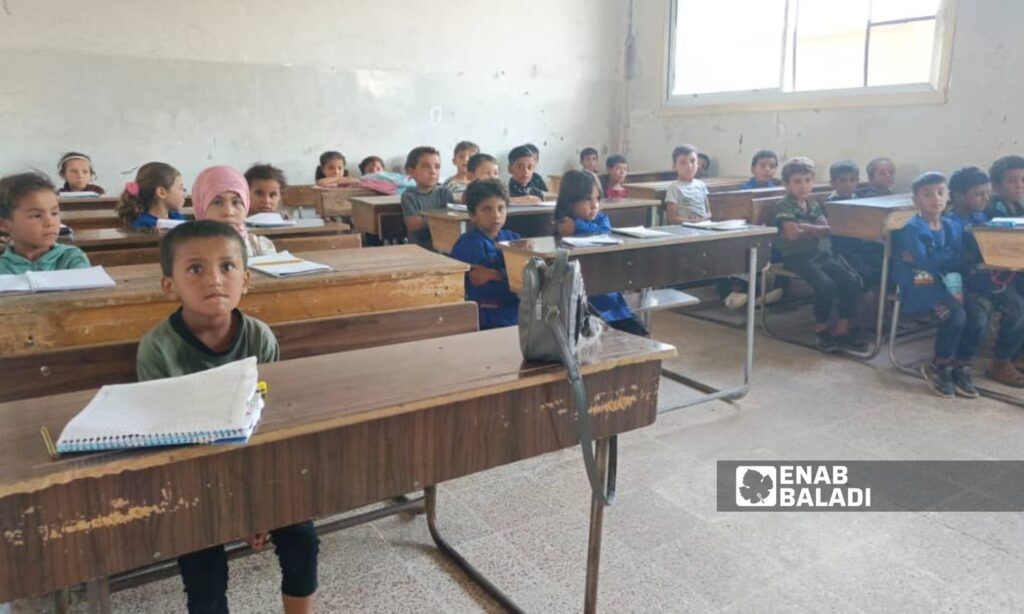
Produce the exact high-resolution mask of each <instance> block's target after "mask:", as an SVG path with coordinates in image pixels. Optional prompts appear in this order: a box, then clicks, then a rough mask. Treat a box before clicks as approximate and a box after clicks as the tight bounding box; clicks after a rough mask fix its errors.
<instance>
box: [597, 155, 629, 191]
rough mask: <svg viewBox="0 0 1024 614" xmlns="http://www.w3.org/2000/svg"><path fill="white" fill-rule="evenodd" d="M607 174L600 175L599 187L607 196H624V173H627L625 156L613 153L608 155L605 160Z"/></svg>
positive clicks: (627, 167) (627, 166)
mask: <svg viewBox="0 0 1024 614" xmlns="http://www.w3.org/2000/svg"><path fill="white" fill-rule="evenodd" d="M606 164H607V165H608V174H607V175H605V176H604V177H601V187H602V188H603V189H604V195H605V196H606V197H608V198H626V196H627V194H626V186H625V185H624V184H625V183H626V175H627V174H629V165H628V163H627V162H626V156H623V155H621V154H614V155H611V156H608V160H607V161H606Z"/></svg>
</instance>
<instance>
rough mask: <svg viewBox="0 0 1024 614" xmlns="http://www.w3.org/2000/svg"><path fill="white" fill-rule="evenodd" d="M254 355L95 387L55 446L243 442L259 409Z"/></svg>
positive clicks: (113, 447) (77, 448)
mask: <svg viewBox="0 0 1024 614" xmlns="http://www.w3.org/2000/svg"><path fill="white" fill-rule="evenodd" d="M258 379H259V374H258V372H257V370H256V359H255V358H246V359H244V360H239V361H235V362H231V363H228V364H226V365H221V366H219V367H215V368H213V369H208V370H206V371H199V372H197V373H192V374H189V375H183V376H180V377H168V378H166V379H157V380H150V381H147V382H140V383H137V384H117V385H113V386H104V387H102V388H100V390H99V392H97V393H96V396H95V397H93V399H92V401H90V402H89V404H88V405H86V407H85V409H83V410H82V411H80V412H79V413H78V415H76V416H75V417H74V418H72V419H71V422H68V424H67V426H65V427H64V430H63V431H62V432H61V434H60V439H59V440H58V441H57V451H58V452H60V453H66V452H95V451H98V450H119V449H124V448H150V447H157V446H174V445H184V444H206V443H245V442H247V441H248V440H249V437H250V436H251V435H252V433H253V431H254V430H255V429H256V424H257V423H258V422H259V420H260V416H261V414H262V411H263V397H262V396H261V395H260V393H259V391H258V390H257V383H258Z"/></svg>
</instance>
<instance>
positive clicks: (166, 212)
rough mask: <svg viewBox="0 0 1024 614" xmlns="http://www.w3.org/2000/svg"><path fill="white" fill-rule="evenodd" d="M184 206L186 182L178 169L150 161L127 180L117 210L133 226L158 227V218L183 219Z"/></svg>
mask: <svg viewBox="0 0 1024 614" xmlns="http://www.w3.org/2000/svg"><path fill="white" fill-rule="evenodd" d="M184 206H185V186H184V184H183V183H182V179H181V173H179V172H178V169H176V168H174V167H173V166H171V165H170V164H164V163H163V162H147V163H146V164H143V165H142V166H140V167H139V171H138V172H137V173H135V181H129V182H128V183H126V184H124V191H123V192H121V200H120V201H118V203H117V207H116V208H115V209H114V210H115V211H116V212H117V216H118V217H119V218H121V221H122V222H124V223H125V224H131V227H132V229H133V230H153V231H155V230H156V225H157V222H158V221H159V220H184V219H185V216H184V215H182V213H181V208H182V207H184Z"/></svg>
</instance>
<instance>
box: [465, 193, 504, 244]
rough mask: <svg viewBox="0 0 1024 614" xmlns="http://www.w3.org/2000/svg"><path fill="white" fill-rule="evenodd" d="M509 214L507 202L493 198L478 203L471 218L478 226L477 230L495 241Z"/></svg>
mask: <svg viewBox="0 0 1024 614" xmlns="http://www.w3.org/2000/svg"><path fill="white" fill-rule="evenodd" d="M507 214H508V207H507V205H506V204H505V200H504V199H502V198H498V197H497V196H492V197H491V198H488V199H486V200H484V201H483V202H480V203H477V205H476V209H475V210H474V211H473V213H472V214H470V216H469V218H470V219H471V220H473V223H474V224H476V227H477V229H479V230H480V232H482V233H484V234H485V235H487V236H488V237H490V238H491V239H495V238H497V236H498V233H499V232H500V231H501V229H502V228H503V227H504V226H505V217H506V215H507Z"/></svg>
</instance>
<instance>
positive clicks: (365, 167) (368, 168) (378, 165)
mask: <svg viewBox="0 0 1024 614" xmlns="http://www.w3.org/2000/svg"><path fill="white" fill-rule="evenodd" d="M383 172H384V160H382V159H381V158H380V157H378V156H366V157H365V158H363V161H362V162H360V163H359V173H360V174H362V175H372V174H374V173H383Z"/></svg>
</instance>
